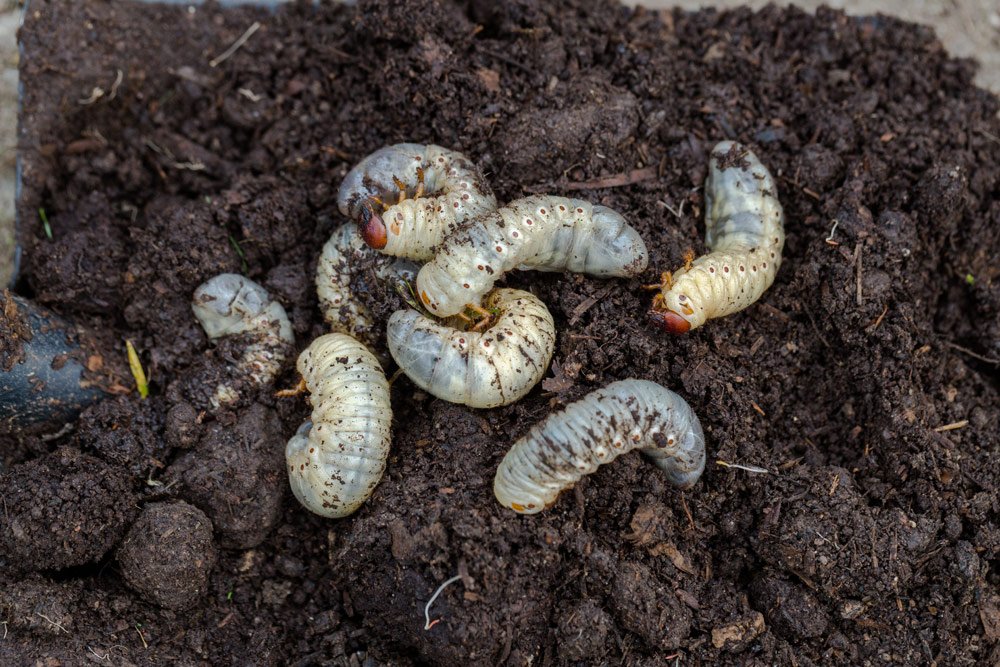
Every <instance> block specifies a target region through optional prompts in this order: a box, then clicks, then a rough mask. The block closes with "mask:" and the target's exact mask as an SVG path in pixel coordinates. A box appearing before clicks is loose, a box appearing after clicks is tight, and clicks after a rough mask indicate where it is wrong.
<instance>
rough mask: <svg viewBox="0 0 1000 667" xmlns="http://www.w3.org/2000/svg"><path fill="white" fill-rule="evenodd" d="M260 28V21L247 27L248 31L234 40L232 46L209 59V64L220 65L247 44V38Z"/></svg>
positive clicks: (210, 65)
mask: <svg viewBox="0 0 1000 667" xmlns="http://www.w3.org/2000/svg"><path fill="white" fill-rule="evenodd" d="M258 30H260V21H254V22H253V23H252V24H251V25H250V27H249V28H247V31H246V32H245V33H243V34H242V35H240V36H239V38H238V39H237V40H236V41H235V42H233V45H232V46H230V47H229V48H228V49H226V50H225V51H223V52H222V53H220V54H219V55H217V56H216V57H215V58H212V59H211V60H210V61H208V66H209V67H218V66H219V64H220V63H222V62H223V61H225V60H227V59H228V58H229V57H230V56H231V55H233V54H234V53H236V52H237V51H239V50H240V47H241V46H243V45H244V44H246V43H247V40H248V39H250V38H251V37H253V34H254V33H255V32H257V31H258Z"/></svg>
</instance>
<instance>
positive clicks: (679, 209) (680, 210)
mask: <svg viewBox="0 0 1000 667" xmlns="http://www.w3.org/2000/svg"><path fill="white" fill-rule="evenodd" d="M686 203H687V200H686V199H682V200H681V205H680V206H678V207H677V208H676V209H675V208H674V207H673V206H671V205H670V204H668V203H667V202H665V201H663V200H661V199H657V200H656V204H657V205H658V206H662V207H663V208H665V209H667V210H668V211H670V212H671V213H672V214H673V215H674V217H675V218H678V219H680V217H681V216H682V215H684V204H686Z"/></svg>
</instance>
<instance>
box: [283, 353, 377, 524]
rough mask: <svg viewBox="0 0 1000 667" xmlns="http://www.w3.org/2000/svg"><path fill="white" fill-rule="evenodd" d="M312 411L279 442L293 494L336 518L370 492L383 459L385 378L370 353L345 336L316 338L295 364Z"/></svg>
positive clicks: (375, 484) (373, 487) (312, 509)
mask: <svg viewBox="0 0 1000 667" xmlns="http://www.w3.org/2000/svg"><path fill="white" fill-rule="evenodd" d="M296 367H297V368H298V371H299V373H300V374H301V375H302V379H303V380H304V381H305V385H306V389H308V390H309V394H310V398H309V400H310V402H311V403H312V406H313V411H312V415H311V416H310V418H309V420H308V421H306V422H304V423H303V424H302V426H300V427H299V430H298V431H297V432H296V433H295V435H294V436H292V438H291V439H290V440H289V441H288V444H287V445H286V446H285V461H286V463H287V464H288V481H289V483H290V485H291V487H292V493H293V494H295V497H296V498H297V499H298V501H299V502H300V503H302V505H303V506H304V507H305V508H306V509H308V510H309V511H310V512H314V513H315V514H319V515H320V516H325V517H331V518H339V517H344V516H347V515H348V514H351V513H352V512H354V511H355V510H357V509H358V508H359V507H360V506H361V505H362V503H364V502H365V500H367V499H368V497H369V496H370V495H371V494H372V491H374V490H375V487H376V486H377V485H378V483H379V480H381V479H382V473H383V472H385V463H386V460H387V459H388V458H389V442H390V439H391V426H392V406H391V405H390V402H389V383H388V382H387V381H386V379H385V374H384V373H383V372H382V367H381V366H380V365H379V363H378V360H377V359H376V358H375V356H374V355H373V354H372V353H371V352H369V351H368V349H367V348H366V347H365V346H364V345H363V344H362V343H360V342H358V341H357V340H355V339H353V338H351V337H350V336H348V335H347V334H340V333H332V334H326V335H324V336H320V337H319V338H317V339H316V340H314V341H313V342H312V344H311V345H310V346H309V347H307V348H306V349H305V350H304V351H303V352H302V354H300V355H299V359H298V362H297V364H296Z"/></svg>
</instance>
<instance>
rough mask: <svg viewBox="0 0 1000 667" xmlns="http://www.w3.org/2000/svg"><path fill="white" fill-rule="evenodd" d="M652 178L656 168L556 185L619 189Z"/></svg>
mask: <svg viewBox="0 0 1000 667" xmlns="http://www.w3.org/2000/svg"><path fill="white" fill-rule="evenodd" d="M652 178H656V168H655V167H643V168H642V169H633V170H631V171H626V172H623V173H621V174H615V175H613V176H604V177H602V178H593V179H591V180H589V181H575V182H569V183H558V184H557V185H558V186H559V189H561V190H601V189H603V188H620V187H622V186H624V185H634V184H636V183H642V182H643V181H648V180H650V179H652ZM678 217H679V216H678Z"/></svg>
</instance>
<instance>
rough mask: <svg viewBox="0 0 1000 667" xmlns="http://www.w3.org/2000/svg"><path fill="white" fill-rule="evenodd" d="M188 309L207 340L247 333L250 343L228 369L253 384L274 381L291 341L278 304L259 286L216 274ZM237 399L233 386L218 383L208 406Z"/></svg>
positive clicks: (282, 310)
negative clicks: (192, 312)
mask: <svg viewBox="0 0 1000 667" xmlns="http://www.w3.org/2000/svg"><path fill="white" fill-rule="evenodd" d="M191 309H192V310H193V311H194V315H195V317H196V318H198V321H199V322H200V323H201V327H202V328H203V329H204V330H205V334H206V335H207V336H208V337H209V339H211V340H215V339H217V338H221V337H223V336H237V335H241V334H246V335H247V337H248V339H249V341H250V343H249V344H248V345H247V347H246V349H245V350H244V351H243V356H242V357H241V358H240V359H239V361H237V362H236V366H235V368H234V369H233V370H234V374H235V375H236V376H238V377H245V378H248V379H249V380H250V381H251V382H252V383H253V384H254V385H257V386H264V385H267V384H269V383H270V382H271V381H272V380H274V378H275V376H276V375H277V374H278V372H279V371H280V370H281V365H282V364H283V363H284V361H285V359H286V358H287V356H288V353H289V351H290V349H291V346H292V345H293V344H294V343H295V337H294V336H293V334H292V326H291V323H290V322H289V321H288V316H287V315H286V314H285V309H284V308H283V307H282V305H281V304H280V303H278V302H277V301H275V300H273V299H271V297H270V295H268V293H267V291H266V290H265V289H264V288H263V287H261V286H260V285H258V284H257V283H255V282H254V281H252V280H250V279H249V278H246V277H244V276H241V275H238V274H235V273H222V274H219V275H217V276H215V277H214V278H211V279H210V280H208V281H206V282H204V283H202V284H201V285H200V286H199V287H198V289H196V290H195V292H194V297H193V298H192V300H191ZM238 400H239V393H238V391H237V390H236V389H235V387H234V384H231V383H227V382H224V383H220V384H219V385H218V387H216V390H215V394H214V395H213V396H212V398H211V404H212V408H213V409H215V410H217V409H219V408H220V407H223V406H227V405H232V404H233V403H236V402H237V401H238Z"/></svg>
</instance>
